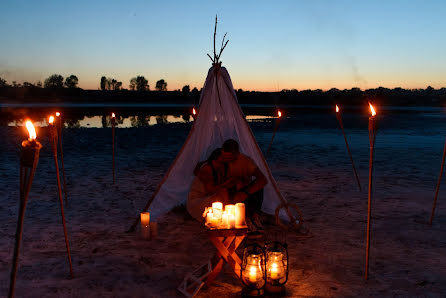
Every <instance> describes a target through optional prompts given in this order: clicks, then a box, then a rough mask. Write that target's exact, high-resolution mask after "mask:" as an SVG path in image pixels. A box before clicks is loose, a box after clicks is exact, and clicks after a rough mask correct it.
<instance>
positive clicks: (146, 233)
mask: <svg viewBox="0 0 446 298" xmlns="http://www.w3.org/2000/svg"><path fill="white" fill-rule="evenodd" d="M141 237H142V238H143V239H146V240H147V239H149V238H150V213H149V212H141Z"/></svg>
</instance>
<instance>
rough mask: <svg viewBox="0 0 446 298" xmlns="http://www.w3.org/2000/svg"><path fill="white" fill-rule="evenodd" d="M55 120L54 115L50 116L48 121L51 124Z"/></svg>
mask: <svg viewBox="0 0 446 298" xmlns="http://www.w3.org/2000/svg"><path fill="white" fill-rule="evenodd" d="M53 122H54V116H50V118H49V120H48V123H49V124H53Z"/></svg>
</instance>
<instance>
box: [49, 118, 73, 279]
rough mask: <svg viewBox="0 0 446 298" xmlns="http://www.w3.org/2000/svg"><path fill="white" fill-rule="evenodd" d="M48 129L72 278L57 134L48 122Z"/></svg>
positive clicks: (71, 271)
mask: <svg viewBox="0 0 446 298" xmlns="http://www.w3.org/2000/svg"><path fill="white" fill-rule="evenodd" d="M49 129H50V142H51V147H52V149H53V157H54V165H55V166H56V176H57V188H58V194H59V203H60V212H61V215H62V225H63V232H64V236H65V245H66V247H67V254H68V263H69V264H70V276H71V278H73V277H74V275H73V264H72V263H71V253H70V244H69V242H68V233H67V226H66V222H65V213H64V208H63V199H62V187H61V185H60V173H59V164H58V163H57V134H56V131H55V127H54V125H52V124H50V125H49Z"/></svg>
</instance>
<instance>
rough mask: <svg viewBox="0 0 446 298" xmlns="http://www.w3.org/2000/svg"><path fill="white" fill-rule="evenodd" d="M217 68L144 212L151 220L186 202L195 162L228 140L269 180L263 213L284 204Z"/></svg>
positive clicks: (223, 72)
mask: <svg viewBox="0 0 446 298" xmlns="http://www.w3.org/2000/svg"><path fill="white" fill-rule="evenodd" d="M220 65H221V64H220V63H214V64H213V66H212V67H211V68H210V70H209V72H208V76H207V78H206V82H205V84H204V87H203V90H202V92H201V96H200V105H199V109H198V114H197V117H196V120H195V122H194V124H193V126H192V129H191V131H190V133H189V135H188V137H187V139H186V141H185V143H184V145H183V147H182V148H181V150H180V152H179V154H178V155H177V157H176V159H175V161H174V162H173V164H172V165H171V167H170V169H169V170H168V172H167V174H166V175H165V177H164V179H163V181H162V182H161V183H160V185H159V186H158V189H157V190H156V191H155V193H154V194H153V196H152V198H151V199H150V200H149V202H148V203H147V205H146V207H145V209H144V211H146V210H147V209H149V211H150V213H151V217H152V218H156V217H157V216H159V215H162V214H164V213H166V212H168V211H169V210H170V209H172V208H173V207H174V206H176V205H179V204H181V203H183V202H185V201H186V200H187V196H188V193H189V189H190V186H191V184H192V180H193V178H194V176H193V170H194V168H195V166H196V164H197V162H199V161H202V160H206V159H207V157H208V156H209V154H210V153H211V152H212V151H213V150H214V149H215V148H218V147H221V146H222V144H223V142H224V141H225V140H227V139H229V138H232V139H234V140H236V141H238V142H239V144H240V151H241V152H242V153H244V154H246V155H248V156H250V157H251V158H252V159H253V160H254V162H255V163H256V164H257V166H258V167H259V168H260V170H261V171H262V172H263V174H264V175H265V176H266V178H267V179H268V184H267V185H266V186H265V188H264V200H263V206H262V210H263V211H264V212H266V213H269V214H273V213H274V212H275V210H276V207H277V206H279V205H280V204H281V203H283V202H285V200H284V199H283V197H282V196H281V194H280V192H279V190H278V188H277V185H276V182H275V180H274V178H273V177H272V175H271V172H270V170H269V168H268V165H267V163H266V161H265V159H264V157H263V154H262V152H261V150H260V148H259V146H258V144H257V142H256V140H255V138H254V135H253V134H252V131H251V129H250V127H249V125H248V122H247V121H246V119H245V116H244V114H243V112H242V110H241V108H240V106H239V104H238V101H237V97H236V94H235V91H234V87H233V86H232V82H231V78H230V77H229V73H228V72H227V70H226V68H224V67H221V66H220ZM149 207H150V208H149ZM136 223H137V222H136ZM135 226H136V224H135V225H134V226H133V229H134V227H135Z"/></svg>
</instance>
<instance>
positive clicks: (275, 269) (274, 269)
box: [271, 262, 279, 280]
mask: <svg viewBox="0 0 446 298" xmlns="http://www.w3.org/2000/svg"><path fill="white" fill-rule="evenodd" d="M271 279H274V280H277V279H279V265H277V263H276V262H274V263H272V264H271Z"/></svg>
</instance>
